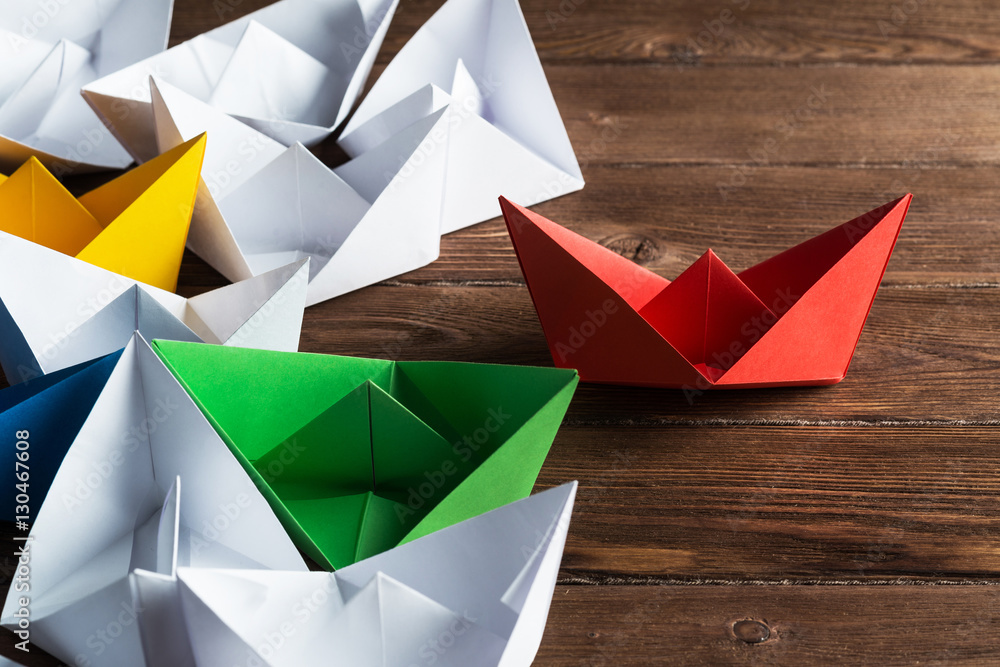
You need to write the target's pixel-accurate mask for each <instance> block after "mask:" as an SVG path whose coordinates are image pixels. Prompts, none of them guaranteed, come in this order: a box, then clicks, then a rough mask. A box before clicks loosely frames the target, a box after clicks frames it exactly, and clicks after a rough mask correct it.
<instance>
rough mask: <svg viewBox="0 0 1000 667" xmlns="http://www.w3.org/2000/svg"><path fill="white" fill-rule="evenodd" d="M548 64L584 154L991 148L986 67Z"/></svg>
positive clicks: (790, 156) (799, 155) (821, 155)
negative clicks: (712, 66)
mask: <svg viewBox="0 0 1000 667" xmlns="http://www.w3.org/2000/svg"><path fill="white" fill-rule="evenodd" d="M547 72H548V76H549V82H550V84H551V86H552V90H553V94H554V95H555V98H556V101H557V102H558V103H559V104H560V109H561V111H562V115H563V118H564V120H565V122H566V126H567V128H568V130H569V132H570V136H571V137H572V139H573V141H574V145H575V147H576V150H577V155H578V157H579V158H580V160H581V161H582V162H583V163H584V164H594V163H608V162H611V163H625V164H630V165H637V164H646V163H650V162H653V163H664V162H669V163H682V164H692V163H697V164H704V163H733V162H736V163H742V164H746V165H750V166H752V165H758V164H832V165H840V166H843V165H856V166H872V165H887V164H891V165H897V166H898V165H899V163H905V162H907V161H910V162H917V163H920V164H924V163H927V162H928V161H936V162H944V163H950V164H970V163H972V164H977V163H988V164H995V162H996V159H997V156H996V151H995V150H993V146H995V145H997V143H998V141H997V140H998V139H1000V127H998V125H997V123H995V122H994V110H995V108H996V107H997V105H998V102H1000V77H998V76H997V72H998V67H996V66H954V67H947V66H927V67H905V66H901V67H863V68H856V67H789V68H759V69H747V68H741V67H719V68H705V69H698V70H694V69H691V70H686V71H678V70H677V69H676V68H674V67H620V66H615V65H603V66H592V67H577V66H567V65H554V66H549V67H548V68H547ZM498 85H499V86H501V87H502V85H503V82H502V81H500V82H499V84H498ZM595 91H599V93H598V92H595ZM903 166H905V165H903Z"/></svg>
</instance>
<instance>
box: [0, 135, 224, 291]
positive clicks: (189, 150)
mask: <svg viewBox="0 0 1000 667" xmlns="http://www.w3.org/2000/svg"><path fill="white" fill-rule="evenodd" d="M204 157H205V135H204V134H202V135H200V136H198V137H195V138H194V139H192V140H191V141H188V142H187V143H184V144H181V145H180V146H177V147H176V148H174V149H172V150H170V151H168V152H166V153H164V154H163V155H161V156H159V157H157V158H155V159H153V160H150V161H149V162H147V163H145V164H143V165H142V166H140V167H137V168H135V169H133V170H132V171H129V172H126V173H125V174H123V175H121V176H119V177H118V178H116V179H114V180H113V181H111V182H109V183H107V184H106V185H103V186H101V187H99V188H97V189H96V190H93V191H91V192H88V193H87V194H85V195H83V196H82V197H80V198H79V199H77V198H75V197H74V196H73V195H72V194H70V192H69V191H68V190H66V188H64V187H63V185H62V184H61V183H60V182H59V181H58V180H56V178H55V176H53V175H52V174H50V173H49V171H48V170H47V169H46V168H45V167H44V166H42V163H41V162H39V161H38V160H37V159H36V158H34V157H32V158H30V159H29V160H28V161H27V162H25V163H24V164H23V165H22V166H21V167H20V168H19V169H18V170H17V171H16V172H14V174H13V175H11V176H10V177H7V176H3V175H0V212H2V213H0V230H2V231H5V232H8V233H10V234H14V235H16V236H20V237H21V238H23V239H27V240H29V241H33V242H35V243H38V244H40V245H43V246H46V247H47V248H51V249H52V250H57V251H59V252H61V253H64V254H66V255H71V256H73V257H76V258H78V259H81V260H83V261H85V262H89V263H91V264H94V265H96V266H99V267H101V268H103V269H107V270H108V271H114V272H115V273H120V274H121V275H123V276H126V277H128V278H131V279H133V280H138V281H140V282H143V283H146V284H148V285H153V286H155V287H159V288H160V289H165V290H169V291H171V292H172V291H174V290H175V289H176V288H177V274H178V272H179V271H180V267H181V257H182V255H183V254H184V244H185V242H186V241H187V235H188V227H189V226H190V224H191V214H192V213H193V212H194V201H195V196H196V195H197V193H198V183H199V178H200V174H201V164H202V160H203V159H204Z"/></svg>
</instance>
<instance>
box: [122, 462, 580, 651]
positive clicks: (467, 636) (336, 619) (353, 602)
mask: <svg viewBox="0 0 1000 667" xmlns="http://www.w3.org/2000/svg"><path fill="white" fill-rule="evenodd" d="M575 494H576V482H572V483H570V484H566V485H563V486H560V487H558V488H555V489H550V490H548V491H544V492H542V493H539V494H537V495H534V496H531V497H530V498H527V499H524V500H520V501H517V502H514V503H511V504H509V505H506V506H504V507H501V508H499V509H497V510H494V511H492V512H488V513H486V514H483V515H480V516H478V517H475V518H472V519H469V520H467V521H464V522H462V523H459V524H456V525H454V526H451V527H449V528H445V529H443V530H440V531H437V532H435V533H432V534H430V535H427V536H426V537H422V538H420V539H417V540H414V541H413V542H410V543H407V544H404V545H402V546H399V547H396V548H394V549H391V550H390V551H387V552H384V553H382V554H379V555H377V556H373V557H372V558H368V559H366V560H363V561H360V562H358V563H355V564H354V565H351V566H349V567H346V568H344V569H342V570H338V571H337V572H335V573H333V574H327V573H322V572H309V573H301V572H274V571H253V570H242V571H237V570H229V569H225V570H211V569H193V568H185V567H180V568H179V569H178V570H177V577H176V580H177V581H179V586H178V588H177V593H176V594H177V595H178V596H179V600H180V603H179V606H180V608H181V610H182V615H183V618H184V621H185V622H184V624H183V626H181V625H180V624H178V623H176V621H173V622H172V623H171V625H170V626H169V627H167V626H165V625H163V624H159V623H152V622H150V621H151V620H152V618H154V617H148V616H147V617H143V618H141V619H140V624H141V625H142V630H143V636H144V637H146V638H147V643H150V644H155V645H157V646H171V647H173V649H174V653H173V654H172V655H171V656H170V657H169V658H167V657H166V656H164V657H163V658H161V659H159V660H153V659H151V660H150V661H149V663H148V664H149V665H150V667H161V666H162V667H167V665H169V666H170V667H193V666H195V665H197V666H205V667H208V666H215V665H244V664H252V665H260V666H267V667H313V666H316V667H319V666H321V665H322V666H323V667H326V666H328V665H343V666H350V667H385V666H387V665H392V666H393V667H396V666H399V667H408V666H409V665H414V664H417V665H424V664H434V665H439V666H442V667H446V666H451V667H489V666H496V665H502V666H504V667H514V666H517V667H523V666H526V665H530V664H531V661H532V660H533V659H534V657H535V654H536V652H537V651H538V646H539V644H540V643H541V638H542V633H543V632H544V629H545V621H546V618H547V616H548V610H549V605H550V603H551V600H552V594H553V591H554V589H555V584H556V577H557V575H558V571H559V564H560V561H561V559H562V552H563V548H564V546H565V541H566V533H567V531H568V528H569V520H570V515H571V513H572V509H573V500H574V497H575ZM132 580H133V587H134V590H138V591H140V594H142V595H143V597H144V599H145V600H146V601H154V602H155V603H156V605H157V607H158V608H160V609H176V608H177V606H178V605H177V602H176V601H175V600H176V598H174V597H172V596H171V593H170V586H169V585H170V581H169V579H168V578H166V577H162V576H157V575H154V574H149V573H146V572H138V571H137V572H135V573H134V574H133V576H132ZM146 608H147V609H149V608H150V607H149V605H147V606H146ZM172 618H173V619H176V615H173V616H172Z"/></svg>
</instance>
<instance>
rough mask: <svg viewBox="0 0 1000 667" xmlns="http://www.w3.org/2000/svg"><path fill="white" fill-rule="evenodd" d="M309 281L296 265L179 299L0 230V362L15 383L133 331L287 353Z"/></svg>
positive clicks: (110, 348)
mask: <svg viewBox="0 0 1000 667" xmlns="http://www.w3.org/2000/svg"><path fill="white" fill-rule="evenodd" d="M308 275H309V267H308V262H307V261H306V262H295V263H292V264H288V265H286V266H281V267H277V268H275V269H273V270H271V271H268V272H264V273H261V274H260V275H259V276H257V277H254V278H251V279H248V280H246V281H242V282H238V283H235V284H233V285H227V286H225V287H221V288H218V289H215V290H212V291H210V292H206V293H204V294H201V295H198V296H195V297H192V298H190V299H186V298H184V297H181V296H178V295H176V294H173V293H171V292H166V291H164V290H161V289H158V288H156V287H152V286H150V285H146V284H144V283H139V282H136V281H135V280H132V279H130V278H126V277H124V276H121V275H119V274H117V273H113V272H111V271H106V270H105V269H102V268H100V267H97V266H94V265H93V264H89V263H87V262H84V261H81V260H78V259H75V258H73V257H69V256H67V255H63V254H62V253H60V252H57V251H55V250H50V249H48V248H46V247H44V246H41V245H38V244H36V243H32V242H30V241H26V240H24V239H22V238H20V237H17V236H14V235H12V234H7V233H4V232H0V365H2V366H3V370H4V374H5V375H6V377H7V381H8V383H10V384H17V383H19V382H21V381H24V380H28V379H30V378H33V377H37V376H39V375H43V374H46V373H51V372H53V371H57V370H61V369H63V368H68V367H70V366H73V365H76V364H79V363H82V362H84V361H87V360H90V359H95V358H97V357H100V356H103V355H105V354H108V353H110V352H114V351H115V350H119V349H121V348H122V347H124V346H125V345H126V344H127V343H128V342H129V340H130V339H131V338H132V333H133V332H134V331H139V332H141V333H142V334H143V336H145V337H146V339H147V340H152V339H154V338H164V339H169V340H185V341H193V342H206V343H213V344H218V345H234V346H239V347H255V348H261V349H270V350H282V351H288V352H294V351H296V350H297V349H298V346H299V335H300V333H301V330H302V315H303V310H304V308H305V299H306V292H307V288H308ZM40 303H44V307H40V306H39V304H40Z"/></svg>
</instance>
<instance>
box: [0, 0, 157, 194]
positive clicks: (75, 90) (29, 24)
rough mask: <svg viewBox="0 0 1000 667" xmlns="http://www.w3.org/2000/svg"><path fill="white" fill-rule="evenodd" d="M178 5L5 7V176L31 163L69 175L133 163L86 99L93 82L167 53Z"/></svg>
mask: <svg viewBox="0 0 1000 667" xmlns="http://www.w3.org/2000/svg"><path fill="white" fill-rule="evenodd" d="M172 10H173V0H73V1H72V2H67V1H66V0H49V1H48V2H40V1H39V0H5V2H4V3H3V4H2V5H0V62H2V63H3V67H2V68H0V69H2V71H0V171H13V170H14V169H16V168H17V167H19V166H20V165H21V164H22V163H24V161H25V160H27V159H28V158H29V157H30V156H32V155H34V156H35V157H37V158H38V159H39V160H41V162H42V163H43V164H45V166H46V167H47V168H48V169H49V170H50V171H52V172H53V173H55V174H56V175H57V176H62V175H64V174H66V173H69V172H84V171H93V170H95V169H122V168H124V167H127V166H128V165H129V164H130V163H131V162H132V158H131V157H130V156H129V154H128V152H127V151H125V150H124V149H123V148H122V147H121V146H120V145H119V144H118V142H117V141H115V139H114V137H113V136H112V135H111V134H110V133H109V132H108V130H107V128H106V127H105V126H104V124H103V123H102V122H101V121H100V119H99V118H97V117H96V116H95V115H94V113H93V112H92V111H91V110H90V109H89V108H88V107H87V104H86V102H85V101H84V100H82V99H81V98H80V95H79V91H80V88H81V87H82V86H84V85H86V84H88V83H90V82H91V81H93V80H95V79H97V78H100V77H103V76H105V75H107V74H110V73H111V72H114V71H117V70H120V69H122V68H123V67H127V66H129V65H131V64H133V63H135V62H138V61H140V60H143V59H144V58H147V57H150V56H152V55H154V54H156V53H159V52H161V51H163V49H165V48H166V46H167V37H168V34H169V30H170V15H171V12H172Z"/></svg>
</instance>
